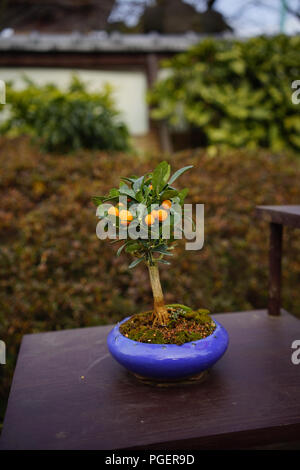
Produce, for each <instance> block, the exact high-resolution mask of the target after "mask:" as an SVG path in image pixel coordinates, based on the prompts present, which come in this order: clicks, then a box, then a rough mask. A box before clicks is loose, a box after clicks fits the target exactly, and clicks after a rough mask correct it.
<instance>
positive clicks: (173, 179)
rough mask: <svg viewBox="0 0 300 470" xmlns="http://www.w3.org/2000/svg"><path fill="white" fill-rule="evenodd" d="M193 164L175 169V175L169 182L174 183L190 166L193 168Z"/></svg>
mask: <svg viewBox="0 0 300 470" xmlns="http://www.w3.org/2000/svg"><path fill="white" fill-rule="evenodd" d="M193 166H194V165H189V166H185V167H183V168H181V169H180V170H177V171H175V173H174V175H173V176H171V178H170V180H169V184H172V183H174V181H175V180H177V178H179V176H181V175H182V174H183V173H184V172H186V171H187V170H189V169H190V168H193Z"/></svg>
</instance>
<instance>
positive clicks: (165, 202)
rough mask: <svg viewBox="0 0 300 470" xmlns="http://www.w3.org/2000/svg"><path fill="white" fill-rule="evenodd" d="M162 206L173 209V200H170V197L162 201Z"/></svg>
mask: <svg viewBox="0 0 300 470" xmlns="http://www.w3.org/2000/svg"><path fill="white" fill-rule="evenodd" d="M161 206H162V207H163V208H164V209H171V206H172V202H171V201H170V199H166V200H165V201H163V202H162V204H161Z"/></svg>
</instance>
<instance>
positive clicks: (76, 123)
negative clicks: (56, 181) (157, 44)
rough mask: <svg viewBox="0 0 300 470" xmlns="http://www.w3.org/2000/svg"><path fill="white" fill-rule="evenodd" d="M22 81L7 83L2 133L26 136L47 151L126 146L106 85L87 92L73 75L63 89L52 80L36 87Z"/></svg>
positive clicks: (123, 127) (125, 134)
mask: <svg viewBox="0 0 300 470" xmlns="http://www.w3.org/2000/svg"><path fill="white" fill-rule="evenodd" d="M24 81H25V83H24V85H25V88H24V89H22V90H17V89H15V88H14V86H13V84H9V85H8V86H7V100H6V101H7V105H6V106H4V107H2V113H1V112H0V119H1V120H2V121H3V122H2V123H1V125H0V134H1V135H6V134H7V135H12V136H17V135H22V134H26V135H31V136H32V137H33V138H34V139H35V140H36V141H38V142H39V143H40V144H41V146H42V148H43V149H44V150H46V151H49V152H70V151H73V150H78V149H80V148H85V149H101V150H117V151H125V150H128V148H129V132H128V129H127V127H126V125H125V124H124V123H123V122H122V121H121V119H120V115H119V113H118V112H117V111H116V109H115V107H114V103H113V100H112V96H111V90H110V88H109V87H108V86H106V87H105V88H104V89H103V91H101V92H98V93H89V92H88V91H87V89H86V86H85V84H84V83H83V82H81V81H80V80H79V79H78V78H76V76H74V77H73V78H72V80H71V82H70V85H69V87H68V89H67V90H66V91H63V90H61V89H59V88H58V87H57V86H56V85H55V84H47V85H43V86H39V85H37V84H35V83H34V82H33V81H31V80H29V79H28V78H24ZM8 110H9V112H8ZM1 114H2V115H3V117H2V116H1Z"/></svg>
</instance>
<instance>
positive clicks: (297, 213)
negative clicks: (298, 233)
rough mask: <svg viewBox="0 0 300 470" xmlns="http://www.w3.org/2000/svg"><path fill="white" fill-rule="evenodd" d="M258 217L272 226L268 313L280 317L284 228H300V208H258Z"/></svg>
mask: <svg viewBox="0 0 300 470" xmlns="http://www.w3.org/2000/svg"><path fill="white" fill-rule="evenodd" d="M256 216H257V217H258V218H260V219H262V220H264V221H266V222H268V223H269V225H270V250H269V273H270V276H269V302H268V311H269V314H270V315H280V308H281V258H282V234H283V227H284V225H288V226H289V227H295V228H300V206H257V207H256Z"/></svg>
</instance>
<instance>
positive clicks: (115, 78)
mask: <svg viewBox="0 0 300 470" xmlns="http://www.w3.org/2000/svg"><path fill="white" fill-rule="evenodd" d="M24 74H25V75H27V76H28V77H29V78H31V79H32V80H34V81H35V82H37V83H38V84H40V85H41V84H44V83H49V82H52V83H55V84H57V85H59V86H60V87H61V88H65V87H66V86H67V85H68V83H69V82H70V77H71V76H72V74H76V75H77V76H78V77H79V78H80V79H82V80H83V81H84V82H86V83H87V85H88V89H89V90H91V91H97V90H101V88H102V86H103V85H104V84H105V83H109V84H110V86H112V87H113V97H114V101H115V105H116V108H117V109H118V110H119V111H120V112H121V116H122V119H123V120H124V121H125V123H126V124H127V126H128V128H129V131H130V133H131V134H132V135H144V134H147V132H148V131H149V123H148V108H147V103H146V91H147V81H146V77H145V74H144V73H143V72H138V71H136V72H118V71H117V72H116V71H111V72H110V71H100V70H95V71H94V70H70V69H55V68H0V79H1V80H4V81H5V82H6V81H9V80H13V81H14V83H15V85H16V87H20V86H22V76H23V75H24Z"/></svg>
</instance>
